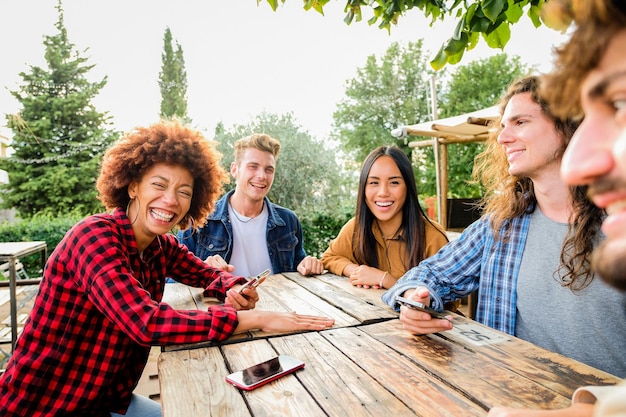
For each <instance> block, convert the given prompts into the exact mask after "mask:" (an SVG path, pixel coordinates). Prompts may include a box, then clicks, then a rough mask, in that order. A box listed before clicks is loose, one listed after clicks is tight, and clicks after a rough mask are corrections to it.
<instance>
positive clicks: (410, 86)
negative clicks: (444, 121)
mask: <svg viewBox="0 0 626 417" xmlns="http://www.w3.org/2000/svg"><path fill="white" fill-rule="evenodd" d="M433 73H434V72H433V71H432V70H430V69H429V68H428V65H427V62H426V59H425V57H424V52H423V50H422V41H421V40H420V41H418V42H410V43H409V44H408V45H407V46H405V47H403V46H401V45H400V44H398V43H394V44H392V45H391V46H390V47H389V48H388V49H387V51H386V52H385V54H384V55H383V56H382V57H381V58H380V60H378V59H377V58H376V56H374V55H371V56H369V57H368V58H367V62H366V64H365V66H364V67H362V68H358V69H357V75H356V77H355V78H353V79H351V80H349V81H348V82H347V87H346V91H345V95H346V98H344V99H343V100H341V101H340V102H339V103H338V104H337V110H336V111H335V112H334V113H333V131H332V137H333V138H334V139H336V140H337V141H339V142H340V143H341V144H342V146H343V148H344V149H345V150H346V151H348V152H353V153H354V154H355V158H356V160H358V161H363V160H364V159H365V157H366V156H367V154H368V153H369V152H370V151H371V150H372V149H374V148H375V147H377V146H381V145H390V144H392V145H397V146H400V147H404V149H405V152H406V153H407V155H410V153H411V151H410V149H409V148H408V147H406V145H404V144H403V143H401V142H398V141H396V140H395V139H394V138H393V137H392V136H391V134H390V131H391V130H392V129H394V128H396V127H398V125H400V124H413V123H419V122H422V121H425V120H427V119H428V118H430V117H431V116H430V111H431V110H430V108H431V106H430V104H429V103H431V99H430V80H431V76H432V75H433Z"/></svg>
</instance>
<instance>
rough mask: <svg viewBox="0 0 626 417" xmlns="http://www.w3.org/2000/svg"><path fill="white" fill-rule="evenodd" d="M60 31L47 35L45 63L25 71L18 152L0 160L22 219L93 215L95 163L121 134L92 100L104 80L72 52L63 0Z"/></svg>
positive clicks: (11, 203) (16, 127)
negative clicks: (94, 79) (90, 74)
mask: <svg viewBox="0 0 626 417" xmlns="http://www.w3.org/2000/svg"><path fill="white" fill-rule="evenodd" d="M57 9H58V12H59V20H58V22H57V23H56V28H57V29H58V33H57V34H56V35H52V36H46V37H45V38H44V45H45V60H46V62H47V68H41V67H37V66H31V68H30V72H29V73H25V72H22V73H20V76H21V77H22V79H23V83H22V85H21V86H20V87H19V89H18V90H17V91H12V92H11V93H12V94H13V96H14V97H15V98H16V99H17V100H18V101H19V102H20V103H21V106H22V109H21V111H20V112H19V114H14V115H8V116H7V119H8V126H9V128H11V129H12V130H13V138H12V144H11V146H12V148H13V150H14V153H13V155H11V157H9V158H2V159H0V168H2V169H5V170H6V171H7V172H8V173H9V184H5V185H3V186H2V188H1V190H2V207H4V208H15V209H16V211H17V212H18V214H19V215H20V216H21V217H23V218H28V217H31V216H33V215H35V214H37V213H54V214H58V213H69V212H72V211H75V212H78V213H83V214H89V213H94V212H97V211H101V210H102V208H103V207H102V205H101V204H100V202H99V201H98V200H97V198H96V187H95V183H96V178H97V175H98V162H99V161H100V159H101V157H102V154H103V153H104V150H105V149H106V148H107V147H108V146H109V144H110V143H112V141H113V140H114V138H115V136H116V134H115V133H114V132H113V131H112V130H110V117H109V116H108V115H107V113H101V112H98V111H97V110H96V109H95V107H94V106H93V104H92V103H91V101H92V99H93V98H94V97H95V96H96V95H97V94H98V92H99V91H100V89H101V88H102V87H104V85H105V84H106V78H104V79H103V80H101V81H99V82H90V81H88V80H87V78H86V75H87V73H88V72H89V71H90V70H91V69H92V68H93V66H92V65H86V61H87V59H86V58H82V57H81V56H79V54H78V53H77V52H75V51H74V45H73V44H72V43H70V42H69V40H68V36H67V32H66V30H65V27H64V25H63V10H62V8H61V6H60V5H59V6H58V7H57Z"/></svg>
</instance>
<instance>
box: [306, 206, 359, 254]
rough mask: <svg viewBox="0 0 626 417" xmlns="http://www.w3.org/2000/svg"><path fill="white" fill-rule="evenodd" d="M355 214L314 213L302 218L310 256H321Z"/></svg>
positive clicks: (307, 251)
mask: <svg viewBox="0 0 626 417" xmlns="http://www.w3.org/2000/svg"><path fill="white" fill-rule="evenodd" d="M353 215H354V212H353V211H351V212H349V213H348V212H347V211H346V212H344V213H337V214H330V215H329V214H319V213H316V214H312V215H307V216H306V217H304V216H303V218H301V219H300V220H301V223H302V234H303V238H304V250H305V251H306V254H307V255H309V256H315V257H316V258H318V259H319V258H321V257H322V254H323V253H324V251H326V249H328V245H329V243H330V241H331V240H332V239H334V238H335V237H336V236H337V234H339V231H340V230H341V227H342V226H343V225H344V224H345V223H346V222H347V221H348V220H350V218H351V217H352V216H353Z"/></svg>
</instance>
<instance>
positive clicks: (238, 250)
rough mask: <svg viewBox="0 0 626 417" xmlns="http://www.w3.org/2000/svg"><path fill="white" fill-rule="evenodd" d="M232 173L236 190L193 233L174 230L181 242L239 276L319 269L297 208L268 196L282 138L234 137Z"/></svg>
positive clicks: (263, 136) (314, 271)
mask: <svg viewBox="0 0 626 417" xmlns="http://www.w3.org/2000/svg"><path fill="white" fill-rule="evenodd" d="M234 149H235V161H234V162H233V163H232V165H231V167H230V172H231V175H232V176H233V178H234V179H235V181H236V186H235V190H234V191H231V192H229V193H228V194H226V195H224V196H223V197H222V198H220V199H219V200H218V201H217V203H216V205H215V211H214V212H213V213H212V214H211V215H209V217H208V218H207V222H206V224H205V225H204V226H203V227H201V228H200V229H199V230H198V231H197V232H195V233H194V232H190V231H188V230H186V231H181V232H179V233H178V238H179V240H180V241H181V243H183V244H185V245H186V246H187V248H189V250H190V251H192V252H193V253H195V254H196V256H198V257H199V258H201V259H205V260H206V262H207V263H208V264H210V265H211V266H213V267H215V268H220V269H223V270H225V271H228V272H233V273H235V274H238V275H243V276H253V275H257V274H258V273H260V272H261V271H264V270H265V269H270V270H271V271H272V273H274V274H277V273H281V272H288V271H296V270H297V271H298V272H300V273H301V274H302V275H312V274H320V273H322V270H323V265H322V262H321V261H320V260H319V259H316V258H314V257H312V256H307V255H306V252H305V250H304V247H303V238H302V225H301V224H300V221H299V220H298V218H297V216H296V215H295V213H294V212H293V211H291V210H289V209H287V208H284V207H281V206H279V205H276V204H274V203H272V202H270V201H269V199H268V198H267V193H269V191H270V188H271V187H272V183H273V182H274V174H275V170H276V159H277V158H278V154H279V152H280V142H279V141H278V140H277V139H275V138H272V137H271V136H269V135H266V134H254V135H252V136H248V137H245V138H242V139H239V140H238V141H236V142H235V146H234Z"/></svg>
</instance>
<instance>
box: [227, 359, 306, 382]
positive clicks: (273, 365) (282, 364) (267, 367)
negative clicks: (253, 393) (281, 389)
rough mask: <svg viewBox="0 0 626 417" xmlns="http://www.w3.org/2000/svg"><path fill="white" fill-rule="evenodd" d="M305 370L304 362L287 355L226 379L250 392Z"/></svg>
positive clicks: (238, 372)
mask: <svg viewBox="0 0 626 417" xmlns="http://www.w3.org/2000/svg"><path fill="white" fill-rule="evenodd" d="M302 368H304V362H302V361H301V360H299V359H295V358H292V357H291V356H287V355H279V356H277V357H275V358H272V359H270V360H267V361H265V362H261V363H258V364H256V365H253V366H251V367H249V368H246V369H243V370H241V371H237V372H233V373H232V374H230V375H228V376H227V377H226V382H228V383H230V384H233V385H234V386H236V387H237V388H239V389H242V390H245V391H250V390H253V389H255V388H258V387H260V386H263V385H265V384H267V383H268V382H271V381H274V380H276V379H278V378H280V377H282V376H285V375H287V374H290V373H292V372H295V371H297V370H298V369H302Z"/></svg>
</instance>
